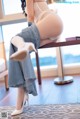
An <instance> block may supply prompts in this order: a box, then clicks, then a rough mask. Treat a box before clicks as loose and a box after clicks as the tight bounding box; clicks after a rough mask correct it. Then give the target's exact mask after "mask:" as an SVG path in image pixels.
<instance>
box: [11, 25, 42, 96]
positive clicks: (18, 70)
mask: <svg viewBox="0 0 80 119" xmlns="http://www.w3.org/2000/svg"><path fill="white" fill-rule="evenodd" d="M17 36H20V37H22V38H23V39H24V41H25V42H32V43H34V45H35V47H36V49H38V48H39V46H40V34H39V31H38V29H37V27H36V25H35V24H33V25H31V26H30V27H27V28H25V29H23V30H22V32H21V33H19V34H17ZM16 51H17V48H16V47H15V46H14V45H13V44H12V43H10V55H11V54H13V53H14V52H16ZM35 79H36V76H35V73H34V69H33V65H32V62H31V58H30V54H28V56H27V57H26V58H25V59H24V60H22V61H13V60H10V59H9V86H10V87H20V86H22V87H23V88H24V90H25V91H26V92H27V93H29V94H32V95H34V96H36V95H37V90H36V85H35Z"/></svg>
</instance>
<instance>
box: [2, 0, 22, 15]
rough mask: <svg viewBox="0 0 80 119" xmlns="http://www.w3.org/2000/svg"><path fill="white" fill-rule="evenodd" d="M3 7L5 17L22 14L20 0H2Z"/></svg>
mask: <svg viewBox="0 0 80 119" xmlns="http://www.w3.org/2000/svg"><path fill="white" fill-rule="evenodd" d="M3 5H4V12H5V15H8V14H14V13H20V12H22V9H21V2H20V0H3Z"/></svg>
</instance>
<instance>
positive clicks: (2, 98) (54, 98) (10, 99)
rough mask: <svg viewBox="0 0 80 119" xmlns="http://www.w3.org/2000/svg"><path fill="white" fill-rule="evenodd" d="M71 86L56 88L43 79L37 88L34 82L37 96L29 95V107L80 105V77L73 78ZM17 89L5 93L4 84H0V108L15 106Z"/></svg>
mask: <svg viewBox="0 0 80 119" xmlns="http://www.w3.org/2000/svg"><path fill="white" fill-rule="evenodd" d="M73 80H74V82H73V83H71V84H67V85H63V86H58V85H55V84H54V80H53V79H52V78H49V79H43V80H42V85H41V86H39V85H38V83H37V81H36V86H37V91H38V95H37V96H32V95H29V104H30V105H41V104H67V103H80V76H74V77H73ZM16 98H17V89H15V88H10V90H9V91H8V92H6V91H5V87H4V83H0V106H14V105H15V104H16Z"/></svg>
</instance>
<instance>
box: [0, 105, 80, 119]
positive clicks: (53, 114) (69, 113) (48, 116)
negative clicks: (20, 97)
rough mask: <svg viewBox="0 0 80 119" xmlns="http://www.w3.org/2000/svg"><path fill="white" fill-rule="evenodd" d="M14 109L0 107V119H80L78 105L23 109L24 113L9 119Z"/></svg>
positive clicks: (40, 106) (38, 106)
mask: <svg viewBox="0 0 80 119" xmlns="http://www.w3.org/2000/svg"><path fill="white" fill-rule="evenodd" d="M13 110H14V107H0V119H80V104H65V105H64V104H63V105H58V104H57V105H54V104H52V105H36V106H29V107H25V108H24V113H22V114H20V115H17V116H14V117H11V112H12V111H13Z"/></svg>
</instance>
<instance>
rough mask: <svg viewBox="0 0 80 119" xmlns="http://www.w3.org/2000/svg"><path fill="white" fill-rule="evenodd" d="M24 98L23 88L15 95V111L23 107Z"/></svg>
mask: <svg viewBox="0 0 80 119" xmlns="http://www.w3.org/2000/svg"><path fill="white" fill-rule="evenodd" d="M24 96H25V91H24V88H23V87H19V88H18V95H17V103H16V109H17V110H20V109H21V108H22V106H23V100H24Z"/></svg>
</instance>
